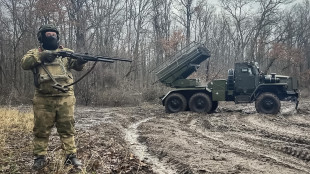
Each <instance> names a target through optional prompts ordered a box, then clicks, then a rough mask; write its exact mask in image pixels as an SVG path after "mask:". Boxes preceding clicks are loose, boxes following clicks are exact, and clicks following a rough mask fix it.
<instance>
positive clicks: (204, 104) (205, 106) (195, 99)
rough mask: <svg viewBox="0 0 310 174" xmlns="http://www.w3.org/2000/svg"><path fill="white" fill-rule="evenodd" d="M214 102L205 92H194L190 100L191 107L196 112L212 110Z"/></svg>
mask: <svg viewBox="0 0 310 174" xmlns="http://www.w3.org/2000/svg"><path fill="white" fill-rule="evenodd" d="M211 108H212V102H211V99H210V97H209V96H208V95H207V94H205V93H197V94H194V95H193V96H192V97H191V98H190V100H189V109H190V110H191V111H194V112H210V110H211Z"/></svg>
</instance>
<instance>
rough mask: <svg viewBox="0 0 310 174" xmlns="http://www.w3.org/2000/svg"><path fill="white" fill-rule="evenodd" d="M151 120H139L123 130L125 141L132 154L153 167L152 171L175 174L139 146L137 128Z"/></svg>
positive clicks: (160, 173)
mask: <svg viewBox="0 0 310 174" xmlns="http://www.w3.org/2000/svg"><path fill="white" fill-rule="evenodd" d="M153 118H155V117H152V118H147V119H144V120H141V121H139V122H136V123H134V124H132V125H131V126H129V127H128V129H125V130H124V131H125V140H126V141H127V142H129V143H130V148H131V150H132V151H133V153H134V154H135V155H136V156H137V157H138V158H139V159H140V160H145V161H146V162H148V163H150V164H152V165H153V167H152V168H153V171H154V172H156V173H159V174H176V173H177V172H176V171H175V170H173V169H172V168H170V167H168V166H166V165H165V164H164V162H161V161H159V159H158V158H157V157H155V156H153V155H151V154H149V153H148V152H147V146H145V145H143V144H141V143H140V142H139V141H138V137H139V134H138V130H137V128H138V126H139V125H140V124H142V123H145V122H147V121H149V120H151V119H153Z"/></svg>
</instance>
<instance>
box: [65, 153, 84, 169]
mask: <svg viewBox="0 0 310 174" xmlns="http://www.w3.org/2000/svg"><path fill="white" fill-rule="evenodd" d="M65 165H73V166H74V167H81V166H82V165H83V164H82V163H81V161H80V160H78V159H77V157H76V155H75V154H69V155H67V157H66V160H65Z"/></svg>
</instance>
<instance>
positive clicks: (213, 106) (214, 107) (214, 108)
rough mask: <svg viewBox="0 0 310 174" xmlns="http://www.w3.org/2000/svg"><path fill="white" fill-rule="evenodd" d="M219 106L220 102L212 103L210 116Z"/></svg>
mask: <svg viewBox="0 0 310 174" xmlns="http://www.w3.org/2000/svg"><path fill="white" fill-rule="evenodd" d="M218 106H219V102H218V101H213V102H212V108H211V110H210V111H209V112H208V113H209V114H210V113H212V112H214V111H215V110H216V109H217V107H218Z"/></svg>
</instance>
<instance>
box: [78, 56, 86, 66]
mask: <svg viewBox="0 0 310 174" xmlns="http://www.w3.org/2000/svg"><path fill="white" fill-rule="evenodd" d="M87 62H88V61H87V60H85V59H83V58H82V57H79V58H77V63H78V64H79V65H83V64H85V63H87Z"/></svg>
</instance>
